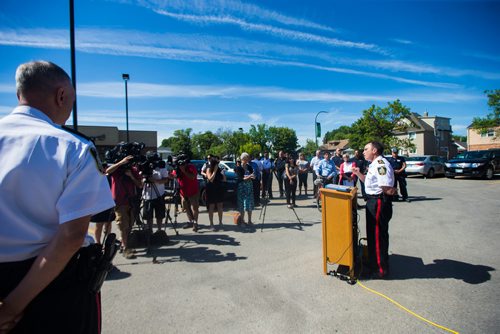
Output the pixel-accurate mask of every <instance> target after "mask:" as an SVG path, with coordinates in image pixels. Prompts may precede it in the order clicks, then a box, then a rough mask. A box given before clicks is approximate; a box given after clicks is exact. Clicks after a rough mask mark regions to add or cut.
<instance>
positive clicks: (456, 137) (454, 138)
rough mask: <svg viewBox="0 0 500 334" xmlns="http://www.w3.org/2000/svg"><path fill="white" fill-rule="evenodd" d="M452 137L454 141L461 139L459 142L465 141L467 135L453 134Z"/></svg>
mask: <svg viewBox="0 0 500 334" xmlns="http://www.w3.org/2000/svg"><path fill="white" fill-rule="evenodd" d="M452 138H453V140H454V141H461V142H466V141H467V137H466V136H457V135H453V136H452Z"/></svg>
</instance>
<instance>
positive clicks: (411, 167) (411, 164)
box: [405, 155, 446, 178]
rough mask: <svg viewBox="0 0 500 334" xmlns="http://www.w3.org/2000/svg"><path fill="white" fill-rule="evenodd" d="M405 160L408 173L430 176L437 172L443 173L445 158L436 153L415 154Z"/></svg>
mask: <svg viewBox="0 0 500 334" xmlns="http://www.w3.org/2000/svg"><path fill="white" fill-rule="evenodd" d="M405 160H406V174H408V175H423V176H425V177H428V178H432V177H434V176H436V175H438V174H440V175H443V174H444V168H445V165H444V164H445V161H446V159H444V158H442V157H439V156H437V155H416V156H411V157H408V158H405Z"/></svg>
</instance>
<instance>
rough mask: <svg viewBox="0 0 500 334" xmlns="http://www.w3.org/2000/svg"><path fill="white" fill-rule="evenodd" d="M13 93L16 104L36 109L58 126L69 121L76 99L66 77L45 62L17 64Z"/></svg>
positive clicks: (51, 64)
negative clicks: (15, 97)
mask: <svg viewBox="0 0 500 334" xmlns="http://www.w3.org/2000/svg"><path fill="white" fill-rule="evenodd" d="M16 92H17V97H18V99H19V104H21V105H29V106H31V107H34V108H37V109H39V110H40V111H42V112H44V113H45V114H47V116H49V117H50V118H51V119H52V120H53V121H54V122H55V123H58V124H64V123H65V122H66V120H67V119H68V118H69V115H70V113H71V109H72V107H73V102H74V99H75V91H74V89H73V86H72V85H71V80H70V78H69V76H68V74H67V73H66V72H65V71H64V70H63V69H62V68H60V67H59V66H57V65H56V64H54V63H51V62H47V61H32V62H29V63H25V64H21V65H19V67H18V68H17V71H16Z"/></svg>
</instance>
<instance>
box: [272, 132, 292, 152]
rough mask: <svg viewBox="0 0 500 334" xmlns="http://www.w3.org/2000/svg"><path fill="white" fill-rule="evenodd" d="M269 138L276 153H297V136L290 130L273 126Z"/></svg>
mask: <svg viewBox="0 0 500 334" xmlns="http://www.w3.org/2000/svg"><path fill="white" fill-rule="evenodd" d="M269 138H270V140H271V143H272V145H271V146H272V147H271V149H272V150H273V151H274V152H278V151H284V152H295V150H296V149H297V142H298V140H297V134H296V133H295V130H292V129H290V128H287V127H275V126H272V127H270V128H269Z"/></svg>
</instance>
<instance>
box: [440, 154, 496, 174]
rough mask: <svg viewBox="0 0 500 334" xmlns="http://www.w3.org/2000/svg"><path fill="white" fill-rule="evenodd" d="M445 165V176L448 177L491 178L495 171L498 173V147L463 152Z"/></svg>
mask: <svg viewBox="0 0 500 334" xmlns="http://www.w3.org/2000/svg"><path fill="white" fill-rule="evenodd" d="M445 165H446V168H445V176H446V177H449V178H454V177H455V176H470V177H484V178H485V179H488V180H491V179H492V178H493V175H495V173H500V149H491V150H483V151H469V152H463V153H460V154H458V155H457V156H456V157H455V158H453V159H451V160H448V162H447V163H446V164H445Z"/></svg>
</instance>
